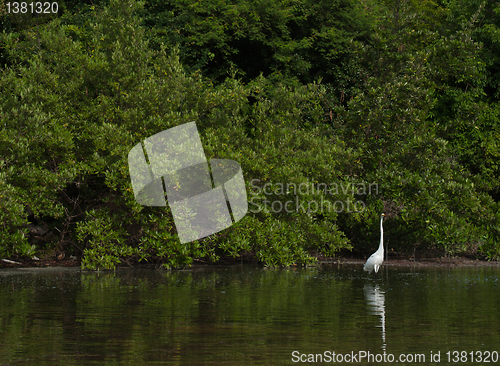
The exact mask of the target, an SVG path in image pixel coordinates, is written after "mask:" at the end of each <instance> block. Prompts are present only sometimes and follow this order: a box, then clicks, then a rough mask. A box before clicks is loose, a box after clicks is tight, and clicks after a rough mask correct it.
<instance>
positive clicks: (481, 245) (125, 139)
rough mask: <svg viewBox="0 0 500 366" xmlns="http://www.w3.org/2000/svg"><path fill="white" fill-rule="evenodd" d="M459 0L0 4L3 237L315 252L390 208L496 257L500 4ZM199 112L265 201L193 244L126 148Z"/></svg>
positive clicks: (25, 252)
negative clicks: (17, 8)
mask: <svg viewBox="0 0 500 366" xmlns="http://www.w3.org/2000/svg"><path fill="white" fill-rule="evenodd" d="M462 3H463V2H460V4H459V3H458V2H454V1H450V2H448V3H446V4H445V5H438V4H436V3H434V2H431V1H424V2H421V1H386V2H373V3H371V2H368V1H354V0H353V1H347V0H345V1H337V2H332V1H324V2H322V1H312V0H303V1H301V0H295V1H285V0H282V1H272V0H268V1H262V2H246V1H234V2H226V1H218V0H205V1H200V2H196V3H192V2H187V1H186V2H182V1H180V2H179V1H175V2H174V1H172V2H157V1H149V2H146V3H145V4H142V3H138V2H135V1H132V0H128V1H116V0H114V1H110V3H109V6H108V5H106V4H104V3H102V4H100V3H95V4H96V5H95V6H94V5H93V6H91V7H86V6H82V5H81V4H74V3H70V2H67V3H61V9H62V10H61V14H60V16H59V17H55V16H50V17H45V18H44V17H43V16H40V17H38V18H36V19H31V18H29V17H28V16H27V15H23V16H20V15H16V16H13V15H12V14H5V6H2V14H3V15H2V23H1V24H2V26H3V29H4V33H3V34H2V35H1V40H0V42H1V43H0V47H1V48H0V57H1V60H2V64H3V69H2V71H1V72H2V74H1V77H0V93H1V95H0V123H1V132H0V167H1V170H0V256H1V257H12V258H18V257H23V256H33V255H35V254H40V253H50V252H51V251H54V250H55V251H56V252H67V253H72V254H76V255H79V256H80V255H81V256H83V261H82V263H83V266H84V267H86V268H94V269H96V268H113V267H114V266H115V265H116V264H120V263H121V264H124V263H133V262H136V261H148V262H152V263H161V264H163V265H165V266H166V267H178V266H183V265H189V264H190V263H192V261H193V260H201V261H213V262H215V261H217V260H219V259H220V258H221V257H233V258H240V257H241V258H256V259H258V260H259V261H261V262H263V263H266V264H267V265H276V266H278V265H290V264H292V263H301V264H308V263H313V262H314V260H315V258H314V257H315V256H317V255H326V256H333V255H334V254H335V253H336V252H338V251H339V250H342V249H354V250H355V251H356V252H357V253H359V254H367V253H368V252H370V251H372V250H373V248H374V247H375V246H376V244H374V243H376V239H377V236H378V225H377V223H378V218H379V216H380V212H382V211H383V210H384V211H385V212H386V213H387V216H388V218H387V220H386V230H387V234H386V235H387V237H388V238H389V240H390V243H389V246H390V248H391V249H393V250H396V251H398V252H401V253H408V252H413V250H414V248H416V247H418V248H419V250H420V249H425V250H428V249H436V250H437V253H439V254H468V255H476V256H480V257H484V258H488V259H498V258H499V257H500V244H499V236H500V210H499V202H498V201H499V198H500V192H499V176H500V167H499V158H500V146H499V143H498V141H499V137H500V125H499V123H498V115H499V113H500V106H499V96H500V89H499V87H500V84H499V77H500V76H499V74H498V70H499V66H500V65H499V63H500V53H499V52H500V48H499V47H500V46H499V44H500V43H499V42H500V38H499V34H500V30H499V27H500V8H499V7H498V5H497V4H495V3H494V2H492V1H490V2H483V3H476V2H475V1H473V0H469V1H468V2H467V4H468V5H467V6H463V5H461V4H462ZM25 18H26V19H25ZM37 19H38V20H37ZM190 121H196V123H197V126H198V129H199V131H200V134H201V139H202V143H203V146H204V149H205V153H206V156H207V158H226V159H233V160H235V161H238V162H239V163H240V165H241V167H242V170H243V174H244V178H245V181H246V184H247V193H248V200H249V202H250V203H249V213H248V214H247V216H246V217H245V218H243V219H242V220H241V221H240V222H238V223H237V224H235V225H233V226H232V227H231V228H229V229H227V230H224V231H222V232H220V233H218V234H215V235H212V236H210V237H208V238H205V239H202V240H199V241H195V242H192V243H189V244H180V242H179V239H178V237H177V235H176V231H175V225H174V223H173V218H172V215H171V213H170V212H169V211H168V208H167V209H165V208H157V207H143V206H141V205H139V204H138V203H137V202H136V201H135V200H134V195H133V191H132V187H131V183H130V178H129V171H128V167H127V156H128V152H129V151H130V149H131V148H132V147H133V146H134V145H135V144H137V143H138V142H140V141H142V140H144V139H145V138H147V137H149V136H151V135H154V134H156V133H158V132H160V131H163V130H166V129H168V128H170V127H174V126H178V125H180V124H183V123H186V122H190ZM300 188H302V189H300Z"/></svg>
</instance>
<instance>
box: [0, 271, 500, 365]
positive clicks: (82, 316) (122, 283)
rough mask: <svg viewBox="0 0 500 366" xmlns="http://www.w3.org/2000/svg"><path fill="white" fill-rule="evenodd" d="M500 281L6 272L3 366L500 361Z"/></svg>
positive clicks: (491, 274) (477, 276)
mask: <svg viewBox="0 0 500 366" xmlns="http://www.w3.org/2000/svg"><path fill="white" fill-rule="evenodd" d="M499 273H500V270H499V268H491V267H490V268H487V267H479V268H451V269H450V268H444V269H443V268H441V269H414V268H413V269H412V268H399V269H393V268H385V269H384V271H383V273H379V276H378V278H377V279H375V278H374V277H373V276H368V275H367V274H366V273H364V272H363V271H362V269H361V267H360V266H354V267H353V266H343V267H337V266H333V267H332V266H324V267H318V268H306V269H302V268H297V269H282V270H272V269H263V268H257V267H248V266H237V267H202V268H195V269H193V270H188V271H171V272H165V271H155V270H139V269H127V270H118V271H117V272H101V273H93V272H80V271H79V270H75V269H47V270H39V269H36V270H35V269H33V270H32V269H30V270H17V271H13V270H8V271H7V270H4V271H0V364H9V365H28V364H29V365H31V364H33V365H63V364H64V365H115V364H122V365H146V364H147V365H153V364H161V365H165V364H169V365H170V364H172V365H174V364H189V365H196V364H218V365H220V364H227V365H234V364H249V365H253V364H293V362H292V352H293V351H298V352H300V353H301V354H310V353H314V354H316V353H324V352H325V351H335V352H336V353H342V354H347V353H352V352H355V353H357V352H360V351H365V352H371V353H372V354H379V353H383V352H384V351H385V352H386V353H392V354H394V355H395V356H396V357H398V355H400V354H402V353H408V352H414V353H415V352H418V353H423V354H426V355H427V357H428V355H430V352H431V351H432V352H434V353H436V352H438V351H441V353H442V354H443V353H445V352H447V351H455V350H456V351H478V350H484V351H497V352H500V346H499V345H500V311H499V307H500V305H499V304H500V291H499V285H500V284H499V281H498V274H499ZM441 357H442V360H441V362H442V363H443V362H444V360H443V357H444V356H443V355H442V356H441ZM427 360H429V359H428V358H427ZM426 363H430V362H426ZM359 364H366V363H365V362H361V363H359ZM399 364H400V365H401V364H404V363H399Z"/></svg>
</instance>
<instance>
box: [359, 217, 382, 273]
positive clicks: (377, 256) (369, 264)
mask: <svg viewBox="0 0 500 366" xmlns="http://www.w3.org/2000/svg"><path fill="white" fill-rule="evenodd" d="M384 216H385V214H382V215H381V216H380V245H379V247H378V249H377V251H376V252H375V253H373V254H372V255H371V256H370V258H368V260H367V261H366V263H365V265H364V267H363V269H364V270H365V271H368V272H370V273H371V271H373V270H375V273H377V272H378V270H379V268H380V266H381V265H382V263H383V262H384V228H383V227H382V221H383V220H384Z"/></svg>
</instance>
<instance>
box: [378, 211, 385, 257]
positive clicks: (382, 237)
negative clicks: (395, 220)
mask: <svg viewBox="0 0 500 366" xmlns="http://www.w3.org/2000/svg"><path fill="white" fill-rule="evenodd" d="M382 221H384V217H381V218H380V245H379V246H378V250H380V251H381V252H383V251H384V228H383V226H382Z"/></svg>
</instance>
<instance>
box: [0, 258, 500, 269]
mask: <svg viewBox="0 0 500 366" xmlns="http://www.w3.org/2000/svg"><path fill="white" fill-rule="evenodd" d="M365 261H366V259H363V258H342V257H340V258H325V257H321V258H318V262H317V264H316V265H318V266H320V265H325V264H326V265H332V264H334V265H363V264H364V263H365ZM235 264H241V262H239V261H224V260H222V261H220V262H219V263H200V262H199V261H195V262H194V263H192V265H191V268H192V267H206V266H229V265H235ZM243 264H247V265H255V264H256V263H253V262H252V263H248V262H246V263H243ZM80 265H81V261H80V260H79V259H67V260H56V259H50V260H47V259H41V260H36V261H35V260H25V261H11V260H7V261H5V260H4V259H0V270H2V269H13V268H56V267H79V266H80ZM144 266H147V267H149V266H150V267H151V268H155V267H158V264H149V263H137V264H134V265H126V264H124V265H118V266H116V269H119V268H142V267H144ZM383 266H389V267H500V261H487V260H482V259H469V258H464V257H453V258H422V259H420V260H418V261H413V260H412V259H401V258H394V259H392V258H389V259H388V260H385V261H384V264H383ZM291 267H297V265H292V266H291ZM174 270H175V269H174Z"/></svg>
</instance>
